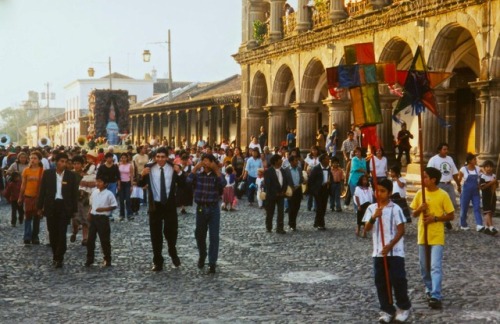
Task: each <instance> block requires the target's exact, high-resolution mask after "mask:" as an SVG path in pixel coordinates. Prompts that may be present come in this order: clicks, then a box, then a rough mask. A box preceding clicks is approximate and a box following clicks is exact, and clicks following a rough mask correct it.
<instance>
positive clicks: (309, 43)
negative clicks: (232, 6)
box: [234, 0, 500, 163]
mask: <svg viewBox="0 0 500 324" xmlns="http://www.w3.org/2000/svg"><path fill="white" fill-rule="evenodd" d="M309 2H312V1H307V0H298V6H297V8H295V13H293V14H285V12H284V4H285V0H243V1H242V43H241V46H240V48H239V50H238V53H236V54H234V58H235V60H236V61H237V62H238V63H239V64H240V65H241V71H242V72H241V74H242V79H241V81H242V88H241V143H242V145H245V144H246V143H247V142H248V141H249V139H250V136H251V135H257V134H258V133H259V127H260V126H261V125H264V126H267V129H268V130H269V145H270V146H278V145H279V144H280V143H281V142H282V141H283V139H284V138H285V136H286V134H285V132H286V131H285V130H286V128H287V127H290V128H296V130H297V145H298V146H299V147H301V148H306V149H308V148H309V147H310V146H311V145H313V144H314V142H315V136H314V135H315V133H316V131H317V130H318V128H319V127H321V126H322V125H328V126H329V127H331V125H332V123H333V122H336V123H337V125H338V127H337V129H339V131H340V133H341V134H343V135H344V134H346V132H347V130H348V129H349V127H350V124H351V120H352V112H351V99H350V98H349V97H348V95H347V94H343V95H342V96H341V98H340V99H336V98H333V97H331V96H330V95H329V92H328V86H327V78H326V68H328V67H331V66H335V65H339V64H341V63H342V62H343V54H344V46H346V45H351V44H355V43H366V42H373V43H374V45H375V56H376V60H377V62H395V63H396V65H397V68H398V69H399V70H407V69H408V68H409V67H410V65H411V62H412V58H413V55H414V54H415V50H416V48H417V47H418V46H421V47H422V50H423V54H424V56H425V59H426V61H427V65H428V67H429V70H431V71H446V72H452V73H453V76H452V77H451V78H450V79H449V80H448V81H447V82H445V83H444V84H443V85H442V86H441V87H439V88H437V89H435V92H434V93H435V96H436V99H437V104H438V110H439V112H440V114H441V115H442V116H443V117H444V118H445V119H446V120H447V122H448V123H449V124H451V125H452V126H451V127H450V128H443V127H441V126H440V125H439V123H438V121H437V119H436V118H435V116H434V115H432V114H430V113H426V114H424V116H423V129H424V136H423V137H424V138H423V140H424V145H423V150H424V156H425V158H428V157H430V156H431V155H433V154H435V151H436V146H437V144H438V142H448V143H449V144H450V154H451V155H452V156H454V157H455V158H456V159H457V161H460V163H461V162H463V161H464V157H465V154H466V152H468V151H472V152H476V153H479V154H480V155H479V159H480V160H485V159H491V160H493V161H495V162H496V161H497V159H498V155H499V152H500V136H498V131H499V130H500V101H499V95H500V39H499V35H500V25H499V24H498V21H500V17H499V16H500V1H499V0H490V1H486V0H458V1H457V0H425V1H423V0H415V1H408V0H393V1H384V0H378V1H373V0H372V1H370V0H362V1H345V2H346V3H344V0H327V1H316V7H311V6H310V5H308V3H309ZM268 17H269V18H268ZM260 25H264V26H265V28H264V29H263V30H262V29H259V28H258V27H259V26H260ZM266 29H267V30H266ZM379 93H380V100H381V106H382V114H383V119H384V123H383V124H380V125H378V126H377V133H378V135H379V138H380V139H381V142H382V145H383V147H384V148H385V150H386V152H387V153H388V154H389V155H390V154H393V153H394V152H393V135H394V134H395V133H397V131H398V130H399V126H398V125H397V124H395V123H393V122H392V120H391V115H392V110H393V107H394V106H395V103H396V102H397V99H398V97H397V96H395V95H393V94H391V92H390V91H389V89H388V87H387V85H385V84H380V85H379ZM400 118H401V119H403V120H405V121H406V122H407V124H408V126H409V129H410V130H411V131H412V133H414V134H416V133H417V129H416V118H413V117H412V116H411V114H402V115H401V116H400ZM416 143H417V138H416V137H415V139H414V142H413V144H414V146H416Z"/></svg>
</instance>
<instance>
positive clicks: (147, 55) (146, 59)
mask: <svg viewBox="0 0 500 324" xmlns="http://www.w3.org/2000/svg"><path fill="white" fill-rule="evenodd" d="M149 44H167V45H168V88H169V93H168V99H169V101H172V51H171V46H170V45H171V44H172V42H171V41H170V29H169V30H168V39H167V41H166V42H156V43H149ZM142 60H143V61H144V62H146V63H147V62H149V61H150V60H151V52H150V51H149V50H144V52H143V53H142Z"/></svg>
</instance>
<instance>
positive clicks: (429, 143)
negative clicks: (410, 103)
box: [422, 90, 448, 162]
mask: <svg viewBox="0 0 500 324" xmlns="http://www.w3.org/2000/svg"><path fill="white" fill-rule="evenodd" d="M434 97H435V98H436V106H437V110H438V113H439V115H440V116H441V117H444V116H445V114H446V110H447V107H448V106H447V105H448V93H447V91H446V90H434ZM445 130H446V129H445V128H444V127H443V126H441V125H440V124H439V121H438V119H437V117H436V116H435V115H434V114H433V113H431V112H430V111H429V110H428V109H426V110H425V112H424V113H423V114H422V132H423V137H424V139H423V143H424V147H423V150H424V161H425V162H427V161H428V160H429V158H431V157H432V156H433V155H435V154H436V148H437V145H438V144H439V143H440V142H444V141H445Z"/></svg>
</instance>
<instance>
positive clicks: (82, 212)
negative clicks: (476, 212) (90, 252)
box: [69, 155, 95, 246]
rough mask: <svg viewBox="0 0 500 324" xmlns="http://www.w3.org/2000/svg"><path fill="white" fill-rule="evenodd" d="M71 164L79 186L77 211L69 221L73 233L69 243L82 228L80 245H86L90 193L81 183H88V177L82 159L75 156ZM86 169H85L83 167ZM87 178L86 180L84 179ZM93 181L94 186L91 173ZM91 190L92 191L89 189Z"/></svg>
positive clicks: (74, 239) (73, 240)
mask: <svg viewBox="0 0 500 324" xmlns="http://www.w3.org/2000/svg"><path fill="white" fill-rule="evenodd" d="M72 162H73V173H74V174H75V176H76V181H77V183H78V184H79V187H78V189H79V190H78V206H77V207H78V210H77V211H76V212H75V213H74V214H73V218H72V219H71V224H72V227H73V231H72V233H71V237H70V239H69V240H70V242H75V241H76V235H77V234H78V230H79V228H80V226H81V227H82V245H83V246H85V245H87V237H88V233H89V223H88V220H87V216H88V212H89V197H90V193H89V192H88V191H87V190H85V189H84V188H86V187H83V186H82V182H83V183H85V182H87V181H88V177H89V176H88V175H87V174H86V173H85V171H84V168H83V164H84V160H83V157H82V156H80V155H77V156H75V157H74V158H73V159H72ZM85 168H86V167H85ZM86 177H87V179H86ZM93 178H94V179H93V180H94V186H95V173H93ZM84 179H85V180H84ZM90 190H92V189H90Z"/></svg>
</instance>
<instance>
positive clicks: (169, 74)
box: [167, 29, 172, 102]
mask: <svg viewBox="0 0 500 324" xmlns="http://www.w3.org/2000/svg"><path fill="white" fill-rule="evenodd" d="M167 44H168V87H169V90H170V91H169V95H168V100H169V101H170V102H172V51H171V45H172V42H171V41H170V29H169V30H168V40H167Z"/></svg>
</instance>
